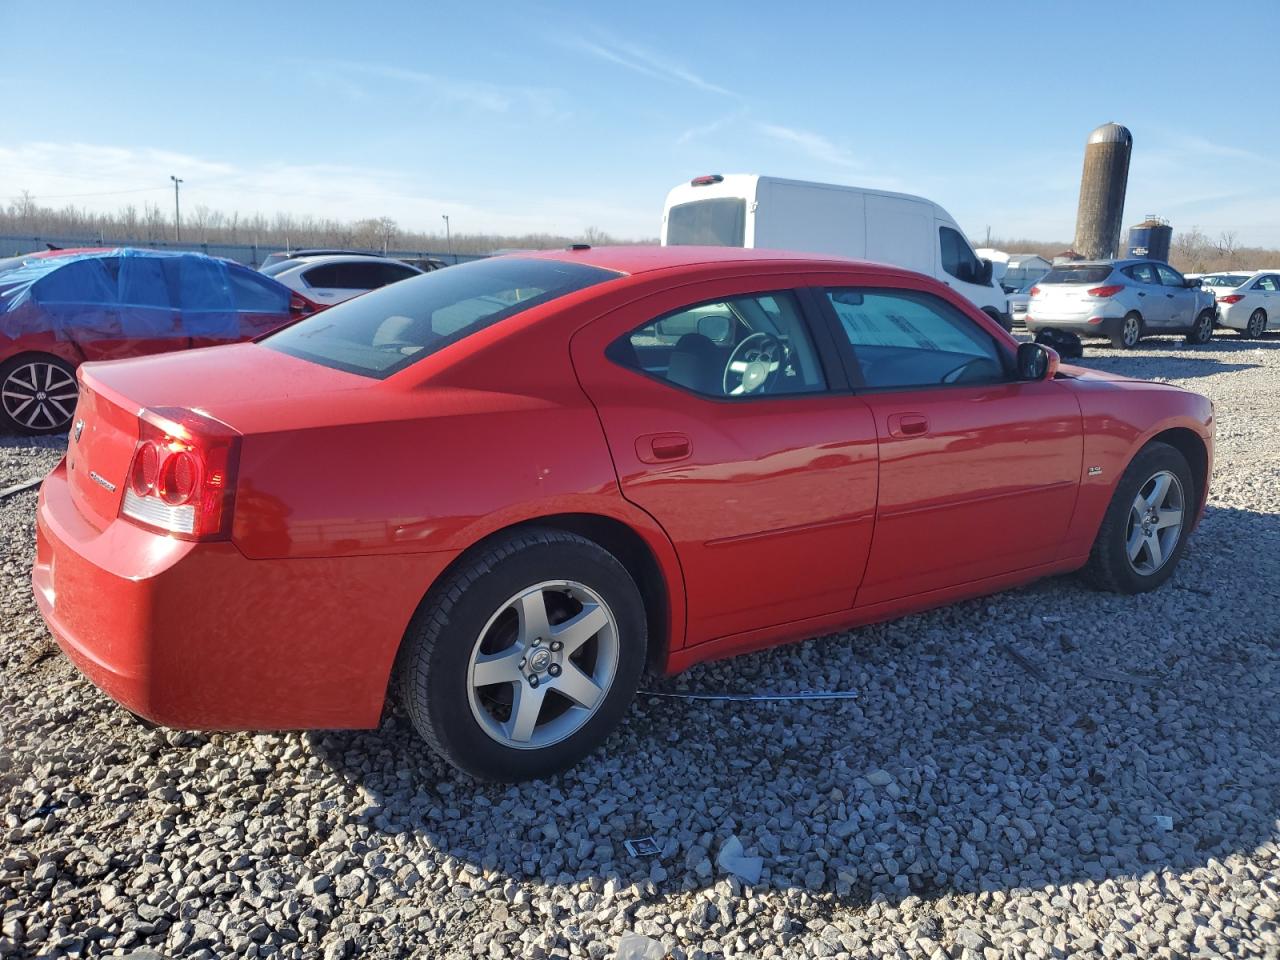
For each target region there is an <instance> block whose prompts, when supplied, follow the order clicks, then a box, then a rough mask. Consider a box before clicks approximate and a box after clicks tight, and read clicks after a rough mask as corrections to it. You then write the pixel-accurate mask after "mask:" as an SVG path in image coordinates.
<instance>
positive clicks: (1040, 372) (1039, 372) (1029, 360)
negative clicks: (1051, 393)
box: [1018, 343, 1062, 380]
mask: <svg viewBox="0 0 1280 960" xmlns="http://www.w3.org/2000/svg"><path fill="white" fill-rule="evenodd" d="M1061 362H1062V360H1061V358H1060V357H1059V356H1058V351H1057V350H1054V349H1053V348H1052V347H1046V346H1045V345H1044V344H1043V343H1020V344H1018V379H1019V380H1052V379H1053V377H1054V374H1056V373H1057V372H1058V365H1059V364H1060V363H1061Z"/></svg>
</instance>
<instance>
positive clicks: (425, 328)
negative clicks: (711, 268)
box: [260, 257, 619, 379]
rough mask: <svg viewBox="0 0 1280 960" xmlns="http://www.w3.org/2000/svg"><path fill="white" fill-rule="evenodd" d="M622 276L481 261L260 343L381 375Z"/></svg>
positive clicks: (381, 292)
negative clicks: (518, 316)
mask: <svg viewBox="0 0 1280 960" xmlns="http://www.w3.org/2000/svg"><path fill="white" fill-rule="evenodd" d="M618 275H619V274H617V273H615V272H614V271H611V270H602V269H600V268H599V267H589V266H586V265H585V264H580V263H565V262H563V261H560V260H526V259H522V258H517V257H495V258H493V259H491V260H478V261H476V262H474V263H464V264H462V265H461V266H457V267H450V268H449V269H448V270H433V271H432V272H431V273H427V274H423V275H422V276H419V277H411V278H410V279H408V280H403V281H401V282H399V283H393V284H389V285H388V286H385V287H381V288H379V289H377V290H373V291H370V292H369V293H366V294H362V295H361V296H358V297H356V298H354V299H352V300H348V301H346V302H345V303H340V304H338V305H337V306H336V307H330V308H329V309H328V310H325V311H322V312H321V313H317V314H314V315H313V316H310V317H308V318H307V319H305V320H302V321H300V322H298V323H295V324H293V325H292V326H289V327H285V328H284V329H283V330H280V331H278V332H277V333H273V334H272V335H271V336H269V337H266V338H264V339H263V340H262V341H260V342H261V343H262V344H263V345H264V346H267V347H270V348H272V349H273V350H279V351H280V352H281V353H287V354H289V355H291V356H295V357H300V358H301V359H303V360H310V361H311V362H312V363H319V364H322V365H323V366H326V367H335V368H337V369H338V370H346V371H347V372H349V373H358V374H361V375H362V376H366V377H375V378H378V379H382V378H384V377H389V376H391V374H393V373H395V372H396V371H398V370H403V369H404V368H405V367H407V366H409V364H411V363H417V362H418V361H419V360H421V359H422V358H423V357H429V356H430V355H431V354H433V353H435V352H436V351H437V350H441V349H443V348H444V347H447V346H448V345H449V344H451V343H457V342H458V341H459V340H462V339H463V338H465V337H469V336H471V334H473V333H475V332H476V331H477V330H483V329H484V328H485V327H489V326H492V325H493V324H495V323H499V322H501V321H503V320H506V319H507V318H508V317H513V316H515V315H516V314H518V313H521V312H523V311H525V310H528V309H529V308H531V307H536V306H539V305H541V304H544V303H548V302H550V301H552V300H555V299H556V298H557V297H563V296H565V295H566V294H569V293H573V292H574V291H575V290H581V289H583V288H584V287H590V286H592V285H594V284H597V283H601V282H603V281H605V280H612V279H613V278H614V277H617V276H618Z"/></svg>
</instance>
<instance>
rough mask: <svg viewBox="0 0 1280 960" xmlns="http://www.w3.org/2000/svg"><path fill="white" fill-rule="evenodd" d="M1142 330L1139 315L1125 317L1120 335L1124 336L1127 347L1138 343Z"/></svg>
mask: <svg viewBox="0 0 1280 960" xmlns="http://www.w3.org/2000/svg"><path fill="white" fill-rule="evenodd" d="M1140 330H1141V324H1140V323H1139V321H1138V318H1137V317H1126V318H1125V321H1124V328H1123V329H1122V330H1121V332H1120V335H1121V337H1122V338H1123V340H1124V345H1125V346H1126V347H1132V346H1136V345H1137V343H1138V333H1139V331H1140Z"/></svg>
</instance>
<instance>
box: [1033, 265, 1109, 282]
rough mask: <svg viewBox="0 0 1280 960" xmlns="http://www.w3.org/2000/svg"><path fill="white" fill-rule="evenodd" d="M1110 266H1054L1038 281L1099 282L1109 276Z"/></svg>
mask: <svg viewBox="0 0 1280 960" xmlns="http://www.w3.org/2000/svg"><path fill="white" fill-rule="evenodd" d="M1111 269H1112V268H1111V266H1110V265H1109V264H1103V265H1102V266H1100V267H1099V266H1080V267H1072V266H1064V267H1054V268H1053V269H1052V270H1050V271H1049V272H1048V273H1046V274H1045V275H1044V276H1043V277H1041V278H1040V279H1039V280H1038V281H1037V282H1038V283H1101V282H1102V281H1103V280H1105V279H1107V277H1109V276H1111Z"/></svg>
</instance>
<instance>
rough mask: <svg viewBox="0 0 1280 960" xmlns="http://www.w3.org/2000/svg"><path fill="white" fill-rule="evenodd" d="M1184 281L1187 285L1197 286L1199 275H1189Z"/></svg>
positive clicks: (1199, 282)
mask: <svg viewBox="0 0 1280 960" xmlns="http://www.w3.org/2000/svg"><path fill="white" fill-rule="evenodd" d="M1185 283H1186V285H1187V286H1188V287H1198V286H1201V280H1200V278H1199V277H1190V278H1188V279H1187V280H1186V281H1185Z"/></svg>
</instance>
